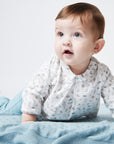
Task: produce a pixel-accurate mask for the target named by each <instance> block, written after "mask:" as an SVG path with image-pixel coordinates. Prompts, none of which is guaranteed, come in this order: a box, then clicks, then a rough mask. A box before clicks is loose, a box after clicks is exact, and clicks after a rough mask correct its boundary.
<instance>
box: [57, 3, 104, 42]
mask: <svg viewBox="0 0 114 144" xmlns="http://www.w3.org/2000/svg"><path fill="white" fill-rule="evenodd" d="M69 16H74V17H75V16H79V17H80V20H81V22H82V24H83V23H84V22H86V23H87V22H89V23H90V21H88V20H92V30H93V31H95V32H96V33H97V38H98V39H99V38H103V34H104V28H105V19H104V16H103V15H102V13H101V12H100V10H99V9H98V8H97V7H96V6H94V5H92V4H89V3H82V2H80V3H75V4H71V5H68V6H66V7H64V8H63V9H62V10H61V11H60V12H59V13H58V15H57V17H56V19H55V20H57V19H64V18H67V17H69Z"/></svg>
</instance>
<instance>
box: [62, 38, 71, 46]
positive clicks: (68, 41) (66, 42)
mask: <svg viewBox="0 0 114 144" xmlns="http://www.w3.org/2000/svg"><path fill="white" fill-rule="evenodd" d="M63 45H64V46H69V47H70V46H72V42H71V41H70V40H68V39H67V40H64V41H63Z"/></svg>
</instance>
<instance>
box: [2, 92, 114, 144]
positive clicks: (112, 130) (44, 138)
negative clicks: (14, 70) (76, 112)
mask: <svg viewBox="0 0 114 144" xmlns="http://www.w3.org/2000/svg"><path fill="white" fill-rule="evenodd" d="M0 102H1V103H0V144H114V120H113V119H112V118H111V114H110V111H109V110H108V109H107V108H106V107H105V106H104V105H101V107H100V111H99V114H98V117H97V118H94V119H86V118H84V119H80V120H75V121H72V122H54V121H42V122H30V123H26V124H21V111H20V107H21V103H22V100H21V93H20V94H19V95H17V98H16V97H15V98H14V99H13V100H8V99H7V100H6V102H5V98H4V97H0ZM3 102H4V103H3ZM6 103H7V104H6ZM15 103H16V104H15ZM9 104H10V105H9ZM16 105H17V106H16ZM7 106H8V107H7ZM8 109H9V113H8ZM5 110H6V111H5ZM2 111H3V112H4V113H3V112H2ZM17 114H18V115H17Z"/></svg>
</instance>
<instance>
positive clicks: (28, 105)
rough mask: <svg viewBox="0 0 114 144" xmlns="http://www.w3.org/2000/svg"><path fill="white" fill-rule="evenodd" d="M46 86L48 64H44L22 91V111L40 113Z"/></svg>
mask: <svg viewBox="0 0 114 144" xmlns="http://www.w3.org/2000/svg"><path fill="white" fill-rule="evenodd" d="M48 87H49V64H44V65H43V66H42V67H41V68H40V70H39V72H38V73H36V74H35V75H34V76H33V79H32V80H31V81H30V82H29V84H28V86H27V87H26V88H25V89H24V91H23V94H22V98H23V103H22V109H21V110H22V112H23V113H28V114H34V115H38V114H40V113H41V108H42V103H43V101H44V99H45V98H46V97H47V96H48Z"/></svg>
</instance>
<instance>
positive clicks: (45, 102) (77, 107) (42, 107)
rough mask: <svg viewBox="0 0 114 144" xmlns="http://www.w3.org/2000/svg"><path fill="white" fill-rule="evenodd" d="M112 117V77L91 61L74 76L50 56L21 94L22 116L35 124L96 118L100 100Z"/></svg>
mask: <svg viewBox="0 0 114 144" xmlns="http://www.w3.org/2000/svg"><path fill="white" fill-rule="evenodd" d="M101 96H102V97H103V99H104V102H105V104H106V106H107V107H108V108H109V109H110V110H111V112H112V116H113V117H114V77H113V76H112V74H111V72H110V70H109V68H108V67H107V66H106V65H104V64H103V63H100V62H99V61H98V60H97V59H96V58H94V57H92V58H91V60H90V64H89V66H88V68H87V70H86V71H85V72H84V73H83V74H80V75H75V74H74V73H73V72H72V71H71V70H70V68H69V66H68V65H66V64H65V63H63V62H62V61H61V60H59V59H58V57H57V56H53V57H52V58H51V59H50V60H49V62H48V63H46V64H44V65H43V66H42V67H41V68H40V70H39V72H38V73H37V74H35V76H34V77H33V79H32V80H31V81H30V83H29V84H28V86H27V87H26V88H25V90H24V92H23V104H22V112H24V113H28V114H35V115H37V118H38V119H39V120H72V119H76V118H79V117H82V116H88V117H94V116H96V115H97V112H98V109H99V105H100V97H101Z"/></svg>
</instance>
